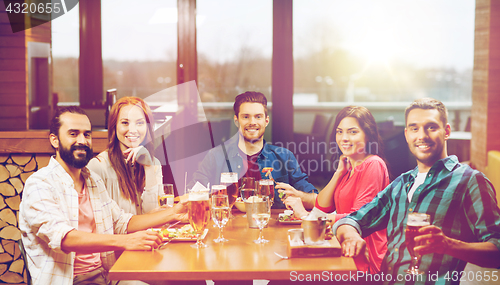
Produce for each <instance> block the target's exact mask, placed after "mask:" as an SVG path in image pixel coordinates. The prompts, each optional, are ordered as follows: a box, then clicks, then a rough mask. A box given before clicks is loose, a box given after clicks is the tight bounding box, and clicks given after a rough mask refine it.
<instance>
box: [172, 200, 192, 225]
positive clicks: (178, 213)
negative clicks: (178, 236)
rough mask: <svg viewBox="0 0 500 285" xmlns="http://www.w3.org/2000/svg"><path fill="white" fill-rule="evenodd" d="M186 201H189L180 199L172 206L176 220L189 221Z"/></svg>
mask: <svg viewBox="0 0 500 285" xmlns="http://www.w3.org/2000/svg"><path fill="white" fill-rule="evenodd" d="M188 203H189V201H187V200H184V201H183V200H182V199H181V201H180V202H179V203H177V204H175V205H174V206H173V207H172V208H170V209H172V210H173V211H174V218H175V219H176V220H178V221H183V222H187V221H189V214H188Z"/></svg>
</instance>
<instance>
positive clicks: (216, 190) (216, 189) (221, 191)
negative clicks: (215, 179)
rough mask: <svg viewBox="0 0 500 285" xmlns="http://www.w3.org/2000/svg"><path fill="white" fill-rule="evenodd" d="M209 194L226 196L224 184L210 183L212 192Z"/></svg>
mask: <svg viewBox="0 0 500 285" xmlns="http://www.w3.org/2000/svg"><path fill="white" fill-rule="evenodd" d="M210 194H212V195H226V196H227V190H226V185H212V192H211V193H210Z"/></svg>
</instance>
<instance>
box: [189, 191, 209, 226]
mask: <svg viewBox="0 0 500 285" xmlns="http://www.w3.org/2000/svg"><path fill="white" fill-rule="evenodd" d="M188 213H189V223H190V224H191V226H192V227H193V229H194V230H195V231H196V232H197V233H202V232H203V230H205V227H206V226H207V224H208V222H209V221H210V204H209V203H208V191H200V192H191V193H189V205H188Z"/></svg>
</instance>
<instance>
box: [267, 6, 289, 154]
mask: <svg viewBox="0 0 500 285" xmlns="http://www.w3.org/2000/svg"><path fill="white" fill-rule="evenodd" d="M292 6H293V3H292V0H274V1H273V61H272V100H271V101H272V102H273V108H272V120H271V124H272V142H273V144H280V145H286V143H287V142H291V141H293V33H292V24H293V22H292Z"/></svg>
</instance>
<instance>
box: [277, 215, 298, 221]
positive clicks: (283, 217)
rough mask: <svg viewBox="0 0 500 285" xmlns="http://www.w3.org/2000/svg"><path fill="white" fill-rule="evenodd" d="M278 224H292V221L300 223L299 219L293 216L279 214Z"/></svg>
mask: <svg viewBox="0 0 500 285" xmlns="http://www.w3.org/2000/svg"><path fill="white" fill-rule="evenodd" d="M278 221H279V222H294V221H302V220H301V219H300V218H297V217H295V216H294V215H293V214H291V215H285V214H284V213H283V214H280V215H279V217H278Z"/></svg>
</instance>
